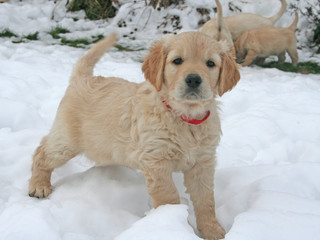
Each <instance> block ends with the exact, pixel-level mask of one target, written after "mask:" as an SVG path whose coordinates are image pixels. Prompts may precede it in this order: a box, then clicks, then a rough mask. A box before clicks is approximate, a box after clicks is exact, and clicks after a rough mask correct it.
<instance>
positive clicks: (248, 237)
mask: <svg viewBox="0 0 320 240" xmlns="http://www.w3.org/2000/svg"><path fill="white" fill-rule="evenodd" d="M189 2H190V1H189ZM202 2H203V3H205V2H208V1H204V0H203V1H202ZM252 4H254V3H252ZM53 7H54V4H53V1H47V0H29V1H23V2H19V1H18V0H12V1H11V2H10V3H4V4H0V16H1V17H0V31H1V30H2V29H4V28H9V29H10V30H14V31H15V32H17V33H19V34H20V33H21V34H28V33H31V32H34V31H39V35H40V36H41V40H40V41H33V42H32V41H31V42H26V43H20V44H13V43H12V42H11V40H10V39H8V38H0V190H1V191H0V239H1V240H2V239H4V240H11V239H12V240H19V239H23V240H27V239H34V240H36V239H48V240H62V239H63V240H73V239H74V240H93V239H94V240H100V239H117V240H127V239H141V240H142V239H143V240H153V239H161V240H163V239H166V240H170V239H172V240H177V239H199V237H198V236H197V235H196V233H194V230H193V229H192V227H191V226H189V224H188V219H189V221H190V222H191V223H192V224H193V226H194V214H193V210H192V204H191V202H190V200H189V199H188V196H187V195H186V194H185V193H184V191H185V189H184V187H183V184H182V177H181V175H180V174H175V176H174V178H175V181H176V184H177V186H178V189H179V191H180V194H181V197H182V198H183V202H184V204H181V205H176V206H174V205H168V206H161V207H159V208H158V209H151V208H150V204H149V201H150V199H149V196H148V194H147V191H146V187H145V184H144V178H143V176H142V175H141V174H140V173H139V172H137V171H135V170H132V169H127V168H123V167H104V168H99V167H94V166H93V164H92V163H91V162H90V161H89V160H88V159H86V158H85V157H84V156H78V157H76V158H75V159H73V160H71V161H70V162H69V163H67V164H66V165H65V166H63V167H61V168H59V169H57V170H55V171H54V173H53V176H52V182H53V184H54V185H55V187H56V188H55V191H54V192H53V193H52V195H50V197H49V198H47V199H42V200H38V199H34V198H30V197H29V196H28V191H27V189H28V179H29V178H30V176H31V172H30V167H31V156H32V153H33V151H34V149H35V148H36V146H37V145H38V144H39V141H40V139H41V138H42V137H43V136H44V135H45V134H46V133H47V132H48V130H49V129H50V127H51V124H52V121H53V118H54V116H55V112H56V109H57V106H58V104H59V101H60V99H61V97H62V96H63V94H64V91H65V88H66V86H67V84H68V79H69V76H70V73H71V69H72V65H73V64H74V63H75V62H76V60H77V59H78V58H79V57H80V56H81V55H83V54H84V52H85V50H84V49H76V48H71V47H66V46H60V45H57V44H53V43H54V40H53V39H51V38H50V37H49V36H48V35H47V34H46V33H45V32H46V31H47V30H50V28H52V27H53V26H55V25H56V24H57V23H56V22H55V21H51V20H50V17H51V12H52V10H53ZM260 10H261V9H260ZM268 11H269V10H268ZM59 14H60V15H61V16H60V18H61V19H59V24H61V25H65V27H68V28H69V29H72V30H73V35H77V36H78V35H79V36H81V34H84V33H87V34H96V33H102V32H103V33H105V32H108V31H111V29H112V26H113V25H112V24H113V23H111V24H110V25H108V24H106V23H105V22H102V21H97V22H95V23H93V22H89V21H87V20H83V19H82V20H79V21H81V22H80V23H79V21H78V22H77V23H75V24H74V25H73V23H72V22H70V21H69V20H70V19H69V20H68V18H63V16H62V15H63V14H62V11H57V16H56V17H59V16H58V15H59ZM268 14H269V12H267V13H266V15H268ZM290 21H291V19H289V17H288V21H287V22H285V23H290ZM189 27H190V26H189ZM191 27H192V26H191ZM81 30H83V31H81ZM118 31H120V32H121V31H125V30H121V29H118ZM83 32H84V33H83ZM88 32H90V33H88ZM139 34H140V35H139V39H138V40H137V41H138V43H139V44H143V43H144V44H150V43H151V36H150V35H147V34H146V33H145V38H143V36H144V35H143V33H139ZM70 37H71V36H70ZM120 41H122V42H124V40H123V39H121V40H120ZM126 54H127V53H119V52H117V51H116V50H112V51H111V52H110V53H108V54H106V55H105V56H104V57H103V59H102V60H101V61H100V63H99V64H98V65H97V68H96V71H95V72H96V74H101V75H105V76H117V77H123V78H125V79H128V80H130V81H134V82H141V81H143V75H142V73H141V70H140V68H141V63H140V62H136V61H134V60H132V59H134V57H133V58H132V53H130V54H131V55H130V56H129V55H126ZM139 54H140V53H139ZM299 54H300V56H301V58H302V59H310V56H311V55H310V54H311V53H310V52H309V51H306V50H305V49H302V50H300V52H299ZM312 59H313V60H315V61H318V62H320V57H319V56H317V55H313V57H312ZM220 102H221V119H222V130H223V137H222V140H221V143H220V146H219V148H218V154H217V155H218V164H217V169H216V176H215V195H216V210H217V215H218V218H219V220H220V222H221V223H222V225H223V226H224V227H225V229H226V230H227V235H226V238H225V239H227V240H235V239H236V240H242V239H243V240H264V239H265V240H270V239H277V240H288V239H290V240H301V239H310V240H317V239H320V237H319V236H320V227H319V226H320V174H319V173H320V107H319V106H320V76H319V75H302V74H294V73H285V72H281V71H279V70H276V69H262V68H259V67H244V68H242V69H241V80H240V82H239V83H238V85H237V86H236V88H234V89H233V90H232V91H231V92H228V93H226V94H225V95H224V96H223V97H221V98H220Z"/></svg>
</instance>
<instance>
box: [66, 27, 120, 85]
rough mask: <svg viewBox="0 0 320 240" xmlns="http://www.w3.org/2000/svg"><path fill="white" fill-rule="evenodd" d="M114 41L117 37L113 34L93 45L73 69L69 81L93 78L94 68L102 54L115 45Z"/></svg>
mask: <svg viewBox="0 0 320 240" xmlns="http://www.w3.org/2000/svg"><path fill="white" fill-rule="evenodd" d="M116 40H117V35H116V34H115V33H113V34H111V35H110V36H108V37H106V38H104V39H102V40H100V41H99V42H98V43H96V44H95V45H93V46H92V47H91V48H90V49H89V51H88V52H87V53H86V55H84V56H83V57H82V58H80V59H79V60H78V62H77V63H76V65H75V66H74V67H73V71H72V75H71V79H70V81H71V82H72V81H77V79H79V78H80V79H83V78H87V77H91V76H93V69H94V66H95V65H96V63H97V62H98V61H99V59H100V58H101V57H102V56H103V54H104V53H105V52H106V51H107V50H108V49H109V48H111V47H112V46H113V45H114V44H115V42H116Z"/></svg>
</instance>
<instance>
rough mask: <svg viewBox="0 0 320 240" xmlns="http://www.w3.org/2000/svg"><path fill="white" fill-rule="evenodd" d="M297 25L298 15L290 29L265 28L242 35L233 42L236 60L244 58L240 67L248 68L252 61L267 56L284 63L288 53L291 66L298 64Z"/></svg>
mask: <svg viewBox="0 0 320 240" xmlns="http://www.w3.org/2000/svg"><path fill="white" fill-rule="evenodd" d="M297 23H298V13H297V12H296V13H295V19H294V21H293V23H292V24H291V26H290V27H288V28H282V27H267V28H261V29H255V30H251V31H248V32H245V33H243V34H242V35H241V36H240V37H239V38H238V40H237V41H236V42H235V48H236V52H237V60H238V61H239V62H240V61H241V60H242V59H244V58H245V61H244V62H243V63H242V64H241V65H242V66H248V65H250V64H251V63H252V61H253V60H254V59H255V58H257V57H259V58H262V59H263V58H266V57H268V56H278V61H279V63H281V64H282V63H284V60H285V57H286V56H285V54H286V52H288V54H289V56H290V58H291V60H292V65H293V66H297V64H298V52H297V46H296V44H297V43H296V42H297V41H296V36H295V30H296V28H297Z"/></svg>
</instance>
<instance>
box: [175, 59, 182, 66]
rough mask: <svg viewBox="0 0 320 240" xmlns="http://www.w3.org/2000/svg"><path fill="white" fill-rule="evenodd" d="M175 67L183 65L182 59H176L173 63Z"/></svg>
mask: <svg viewBox="0 0 320 240" xmlns="http://www.w3.org/2000/svg"><path fill="white" fill-rule="evenodd" d="M172 62H173V63H174V64H175V65H180V64H182V63H183V60H182V58H176V59H175V60H173V61H172Z"/></svg>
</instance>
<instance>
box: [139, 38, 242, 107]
mask: <svg viewBox="0 0 320 240" xmlns="http://www.w3.org/2000/svg"><path fill="white" fill-rule="evenodd" d="M225 45H226V44H225V43H222V42H218V41H216V40H214V39H212V38H210V37H209V36H207V35H205V34H202V33H199V32H186V33H181V34H179V35H176V36H172V37H169V38H167V39H163V40H161V41H158V42H156V43H155V44H154V45H153V46H152V47H151V52H150V54H149V55H148V56H147V57H146V59H145V62H144V64H143V66H142V71H143V72H144V74H145V78H146V79H147V80H148V81H150V82H151V84H153V85H154V87H155V88H156V89H157V91H158V92H159V93H160V94H161V95H162V96H163V97H165V98H166V99H169V100H170V101H171V102H172V101H175V102H178V103H180V104H187V105H198V104H203V103H204V102H210V101H212V100H213V99H214V98H215V96H216V95H217V94H219V95H220V96H222V95H223V94H224V93H225V92H227V91H229V90H231V89H232V88H233V87H234V86H235V85H236V83H237V82H238V80H239V79H240V74H239V71H238V67H237V64H236V63H235V61H234V59H233V57H232V56H231V55H230V53H229V52H228V48H227V47H226V46H225Z"/></svg>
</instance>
